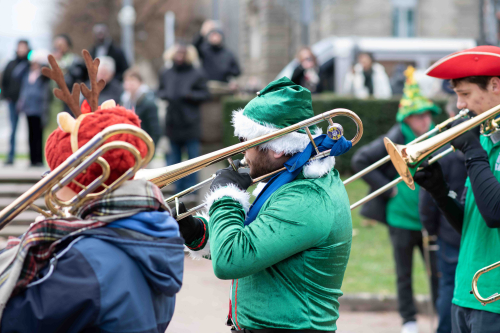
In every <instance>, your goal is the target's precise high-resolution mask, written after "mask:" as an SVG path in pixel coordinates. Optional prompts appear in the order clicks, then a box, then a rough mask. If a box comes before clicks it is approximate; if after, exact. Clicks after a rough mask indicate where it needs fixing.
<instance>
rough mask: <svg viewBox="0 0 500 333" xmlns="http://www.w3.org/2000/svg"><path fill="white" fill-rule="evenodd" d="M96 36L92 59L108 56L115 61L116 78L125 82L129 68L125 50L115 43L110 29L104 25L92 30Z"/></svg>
mask: <svg viewBox="0 0 500 333" xmlns="http://www.w3.org/2000/svg"><path fill="white" fill-rule="evenodd" d="M92 33H93V36H94V46H92V48H91V49H90V51H89V52H90V55H91V56H92V58H101V57H103V56H108V57H111V58H113V60H114V61H115V77H116V79H117V80H118V81H120V82H121V81H123V73H124V72H125V71H126V70H127V68H128V67H129V65H128V62H127V58H126V57H125V53H123V50H122V49H121V48H120V47H119V46H117V45H116V44H114V43H113V39H112V38H111V35H110V33H109V28H108V26H107V25H106V24H104V23H99V24H96V25H94V27H93V28H92Z"/></svg>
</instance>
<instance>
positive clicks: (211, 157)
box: [135, 109, 363, 221]
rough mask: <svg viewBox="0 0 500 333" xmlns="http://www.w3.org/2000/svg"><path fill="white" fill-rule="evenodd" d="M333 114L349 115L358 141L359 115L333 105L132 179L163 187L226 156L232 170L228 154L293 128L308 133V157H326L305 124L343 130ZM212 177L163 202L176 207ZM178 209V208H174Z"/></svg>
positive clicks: (257, 179)
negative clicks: (310, 151) (312, 151)
mask: <svg viewBox="0 0 500 333" xmlns="http://www.w3.org/2000/svg"><path fill="white" fill-rule="evenodd" d="M337 116H345V117H348V118H350V119H351V120H352V121H353V122H354V123H355V124H356V127H357V131H356V135H355V136H354V138H353V139H352V140H351V143H352V145H353V146H354V145H355V144H357V143H358V142H359V140H360V139H361V136H362V135H363V123H362V122H361V119H360V118H359V117H358V116H357V115H356V114H355V113H354V112H352V111H350V110H347V109H334V110H331V111H327V112H324V113H322V114H319V115H317V116H314V117H312V118H309V119H307V120H304V121H301V122H299V123H297V124H295V125H291V126H288V127H286V128H283V129H281V130H278V131H276V132H273V133H270V134H266V135H263V136H260V137H258V138H255V139H252V140H247V141H245V142H241V143H238V144H235V145H233V146H230V147H227V148H223V149H220V150H218V151H215V152H213V153H209V154H206V155H203V156H200V157H197V158H193V159H191V160H188V161H185V162H181V163H178V164H175V165H172V166H167V167H164V168H159V169H153V170H139V172H137V174H136V176H135V179H141V178H142V179H146V180H149V181H152V182H153V183H155V184H156V185H157V186H159V187H160V188H161V187H164V186H166V185H169V184H171V183H173V182H174V181H176V180H178V179H180V178H183V177H186V176H187V175H190V174H192V173H194V172H196V171H199V170H201V169H203V168H205V167H207V166H209V165H212V164H214V163H216V162H219V161H222V160H225V159H226V160H227V161H228V162H229V164H230V165H231V166H232V167H233V168H234V169H235V170H236V167H235V165H234V163H233V161H232V159H231V156H234V155H236V154H239V153H242V152H243V151H245V150H247V149H250V148H253V147H256V146H258V145H261V144H263V143H266V142H268V141H270V140H273V139H276V138H279V137H282V136H284V135H286V134H289V133H291V132H295V131H297V130H300V129H305V131H306V133H307V135H308V136H309V139H310V140H311V143H312V144H313V147H314V149H315V150H316V155H315V156H314V157H312V158H311V160H315V159H320V158H323V157H326V156H328V155H329V153H330V151H329V150H328V151H324V152H321V153H320V152H319V150H318V148H317V147H316V144H315V143H314V140H313V137H312V134H311V132H310V131H309V127H310V126H312V125H315V124H318V123H320V122H322V121H327V122H328V123H329V126H328V132H329V131H337V132H340V133H341V134H343V130H342V126H340V125H339V124H335V123H333V121H332V118H334V117H337ZM283 170H285V168H281V169H279V170H276V171H273V172H271V173H269V174H267V175H264V176H261V177H259V178H256V179H253V184H256V183H258V182H260V181H262V180H264V179H267V178H269V177H271V176H273V175H274V174H277V173H279V172H281V171H283ZM214 178H215V175H212V176H211V177H210V178H208V179H206V180H204V181H202V182H201V183H198V184H196V185H194V186H192V187H190V188H188V189H186V190H184V191H182V192H180V193H178V194H176V195H174V196H172V197H170V198H167V199H166V200H165V202H166V203H170V202H175V205H176V208H178V205H179V198H181V197H182V196H184V195H187V194H189V193H192V192H194V191H196V190H197V189H199V188H201V187H203V186H205V185H207V184H209V183H211V181H212V180H213V179H214ZM204 206H205V204H204V203H203V204H201V205H198V206H196V207H194V208H192V209H190V210H188V211H187V212H185V213H183V214H179V215H178V216H177V220H178V221H179V220H182V219H183V218H185V217H187V216H190V215H193V214H195V213H196V211H198V210H199V209H201V208H203V207H204ZM177 211H178V210H177Z"/></svg>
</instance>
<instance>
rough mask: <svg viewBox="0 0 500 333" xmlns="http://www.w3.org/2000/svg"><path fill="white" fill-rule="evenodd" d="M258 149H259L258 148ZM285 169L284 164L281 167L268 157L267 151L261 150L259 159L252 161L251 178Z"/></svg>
mask: <svg viewBox="0 0 500 333" xmlns="http://www.w3.org/2000/svg"><path fill="white" fill-rule="evenodd" d="M257 149H258V148H257ZM282 167H283V164H281V165H279V164H278V163H276V161H273V160H272V159H271V158H270V157H269V156H268V155H267V151H262V150H259V157H258V158H257V159H255V160H253V161H252V165H251V167H250V177H252V178H254V179H255V178H258V177H261V176H264V175H267V174H268V173H271V172H273V171H275V170H278V169H280V168H282Z"/></svg>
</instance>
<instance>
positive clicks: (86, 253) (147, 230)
mask: <svg viewBox="0 0 500 333" xmlns="http://www.w3.org/2000/svg"><path fill="white" fill-rule="evenodd" d="M183 243H184V241H183V239H182V238H181V237H179V229H178V225H177V222H176V221H175V220H174V219H173V218H172V217H170V215H168V213H167V212H143V213H139V214H136V215H134V216H132V217H130V218H126V219H122V220H117V221H115V222H113V223H111V224H109V225H108V226H107V227H105V228H97V229H93V230H88V231H86V232H84V233H82V235H81V236H80V237H77V238H72V239H68V240H67V241H66V242H65V246H64V247H62V248H61V249H58V251H57V260H56V259H54V260H52V261H51V263H50V264H49V265H48V266H47V267H46V268H45V269H43V270H42V272H41V274H40V276H39V277H38V278H37V279H36V280H35V281H33V282H32V283H31V284H30V285H29V286H28V288H27V289H26V290H25V291H24V292H22V293H20V294H19V295H17V296H15V297H13V298H12V299H11V300H10V301H9V302H8V303H7V306H6V308H5V310H4V313H3V317H2V323H1V327H0V332H2V333H4V332H26V333H28V332H29V333H34V332H43V333H49V332H68V333H72V332H75V333H76V332H86V333H88V332H134V333H159V332H161V333H163V332H165V330H166V328H167V326H168V324H169V322H170V320H171V319H172V315H173V313H174V305H175V294H176V293H177V292H178V291H179V290H180V288H181V284H182V273H183V268H184V267H183V266H184V252H183Z"/></svg>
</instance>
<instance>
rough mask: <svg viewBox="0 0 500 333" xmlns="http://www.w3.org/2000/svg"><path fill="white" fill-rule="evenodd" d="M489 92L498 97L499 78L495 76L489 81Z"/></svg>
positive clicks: (499, 88)
mask: <svg viewBox="0 0 500 333" xmlns="http://www.w3.org/2000/svg"><path fill="white" fill-rule="evenodd" d="M489 86H490V89H491V92H493V93H494V94H497V95H500V78H499V77H497V76H494V77H492V78H491V79H490V83H489Z"/></svg>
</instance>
